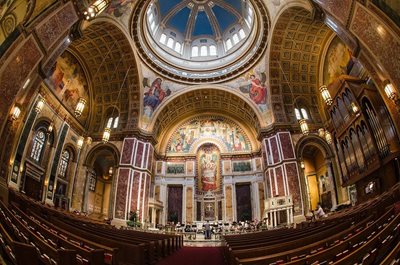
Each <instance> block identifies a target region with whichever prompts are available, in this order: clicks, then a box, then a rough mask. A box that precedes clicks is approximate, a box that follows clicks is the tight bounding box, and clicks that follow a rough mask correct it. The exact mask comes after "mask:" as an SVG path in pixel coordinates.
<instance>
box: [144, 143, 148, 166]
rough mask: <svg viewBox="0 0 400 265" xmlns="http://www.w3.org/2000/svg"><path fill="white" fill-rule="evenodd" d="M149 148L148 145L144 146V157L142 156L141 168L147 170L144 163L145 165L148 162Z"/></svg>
mask: <svg viewBox="0 0 400 265" xmlns="http://www.w3.org/2000/svg"><path fill="white" fill-rule="evenodd" d="M149 147H150V145H149V144H146V145H145V149H144V155H143V167H144V168H147V165H146V163H147V161H149V156H148V155H149Z"/></svg>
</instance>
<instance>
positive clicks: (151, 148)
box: [147, 144, 154, 172]
mask: <svg viewBox="0 0 400 265" xmlns="http://www.w3.org/2000/svg"><path fill="white" fill-rule="evenodd" d="M149 147H150V151H149V162H148V164H147V169H148V170H149V171H150V172H151V170H152V169H153V156H154V148H153V146H152V145H150V144H149Z"/></svg>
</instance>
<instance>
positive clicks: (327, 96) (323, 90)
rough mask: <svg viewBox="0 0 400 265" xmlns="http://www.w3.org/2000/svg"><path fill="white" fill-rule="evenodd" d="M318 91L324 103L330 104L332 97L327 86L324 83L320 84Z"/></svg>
mask: <svg viewBox="0 0 400 265" xmlns="http://www.w3.org/2000/svg"><path fill="white" fill-rule="evenodd" d="M319 91H320V92H321V95H322V98H323V100H324V101H325V103H326V104H327V105H328V106H330V105H332V102H333V101H332V97H331V94H330V93H329V90H328V87H327V86H326V85H322V86H321V87H320V88H319Z"/></svg>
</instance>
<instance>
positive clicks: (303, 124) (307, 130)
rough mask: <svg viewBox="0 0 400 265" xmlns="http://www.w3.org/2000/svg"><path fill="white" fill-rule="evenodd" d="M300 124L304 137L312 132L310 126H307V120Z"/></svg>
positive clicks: (300, 121)
mask: <svg viewBox="0 0 400 265" xmlns="http://www.w3.org/2000/svg"><path fill="white" fill-rule="evenodd" d="M299 124H300V129H301V132H302V133H303V134H304V135H307V134H308V133H309V132H310V130H309V129H308V124H307V121H306V119H301V120H299Z"/></svg>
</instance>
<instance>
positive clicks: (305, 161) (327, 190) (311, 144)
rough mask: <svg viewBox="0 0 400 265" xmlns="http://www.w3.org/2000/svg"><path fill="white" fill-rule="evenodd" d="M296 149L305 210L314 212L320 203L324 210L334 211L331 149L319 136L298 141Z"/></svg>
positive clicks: (333, 170)
mask: <svg viewBox="0 0 400 265" xmlns="http://www.w3.org/2000/svg"><path fill="white" fill-rule="evenodd" d="M296 149H297V150H296V151H297V156H298V157H299V158H300V167H301V172H302V173H301V175H302V178H301V182H302V184H303V185H304V188H305V189H303V190H304V192H303V197H304V199H305V200H304V202H305V208H306V209H308V210H314V209H316V207H317V204H318V203H320V204H321V206H322V207H323V208H324V209H326V210H331V209H334V208H335V207H336V205H337V204H338V190H337V183H336V177H335V175H336V173H335V172H337V171H336V169H335V164H336V163H335V160H334V156H333V153H332V150H331V148H330V147H329V145H328V144H327V143H326V142H325V141H324V140H323V139H322V138H320V137H319V136H317V135H309V136H304V137H302V138H301V139H300V141H299V142H298V144H297V148H296Z"/></svg>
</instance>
